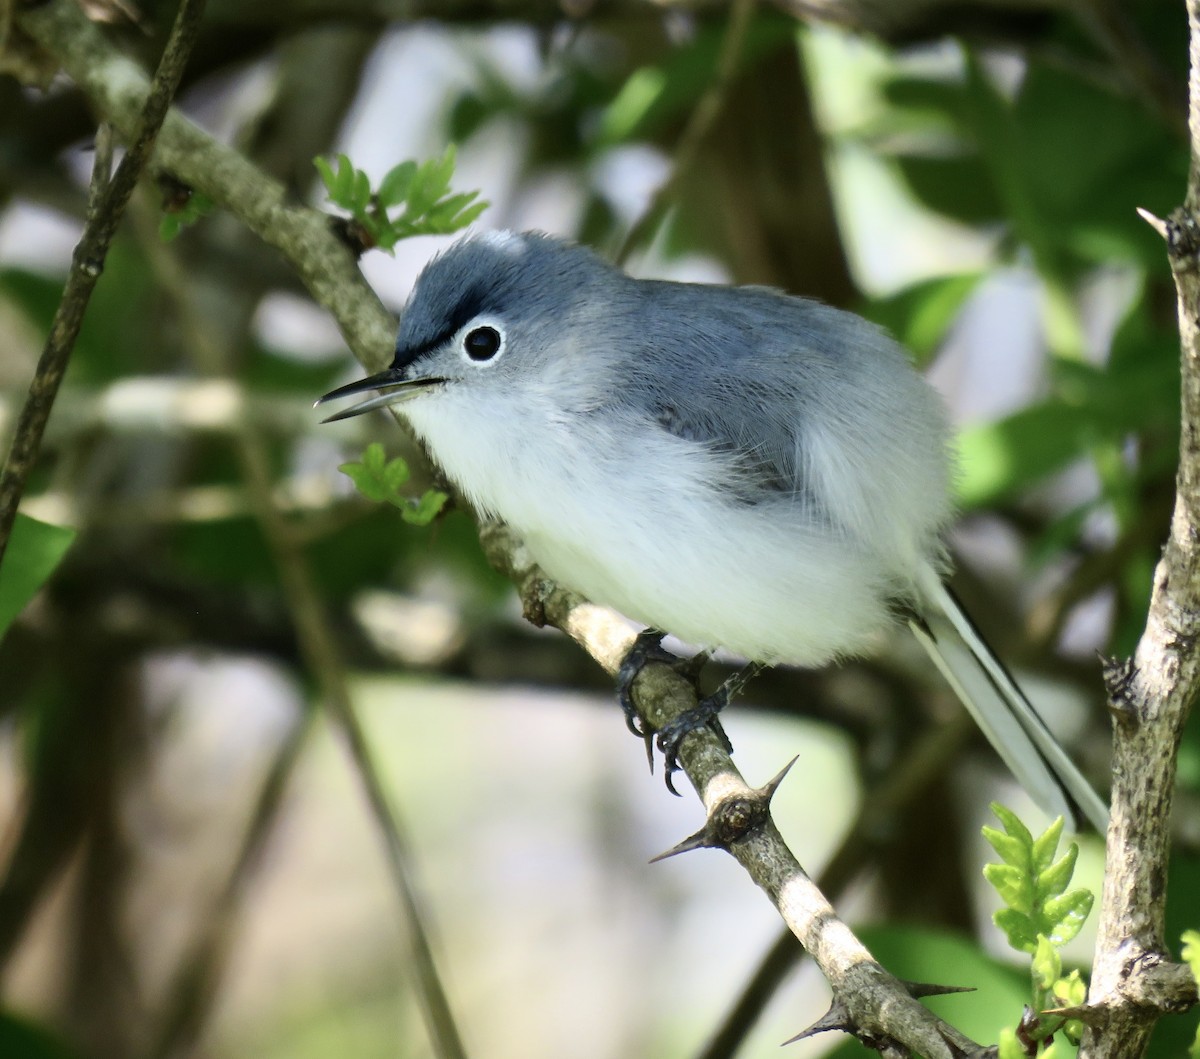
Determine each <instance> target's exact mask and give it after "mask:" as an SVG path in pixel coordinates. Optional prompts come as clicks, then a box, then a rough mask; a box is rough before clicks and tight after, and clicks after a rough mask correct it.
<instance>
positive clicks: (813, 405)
mask: <svg viewBox="0 0 1200 1059" xmlns="http://www.w3.org/2000/svg"><path fill="white" fill-rule="evenodd" d="M642 286H643V289H644V291H645V294H646V295H647V297H646V298H645V303H646V306H647V308H646V310H645V311H643V312H639V313H635V314H632V317H631V318H632V322H633V325H634V327H635V329H636V330H635V331H634V333H633V334H631V335H630V336H629V337H628V339H627V341H628V343H629V345H630V346H631V347H632V348H636V349H638V350H639V352H638V354H637V355H636V356H635V358H634V359H633V362H632V365H631V378H630V379H629V382H630V385H629V386H628V387H627V388H625V389H624V392H623V394H622V395H621V397H620V400H622V401H624V402H627V403H632V404H634V405H636V406H637V407H638V409H639V410H640V411H642V412H643V413H644V414H646V415H648V416H649V417H650V418H651V419H653V421H654V422H656V423H657V424H658V425H659V426H661V427H662V429H663V430H665V431H667V432H668V433H670V434H673V435H675V436H676V437H681V438H686V439H687V440H689V441H695V442H699V443H701V444H704V445H706V446H708V447H709V448H710V449H711V450H712V451H714V452H716V453H719V454H721V455H722V456H724V457H726V458H727V459H728V461H729V468H730V474H729V476H728V478H727V480H726V481H725V482H722V483H714V484H716V485H719V486H722V487H725V488H727V489H728V490H729V491H730V493H731V494H733V495H735V496H736V497H737V499H738V500H739V501H741V502H744V503H767V502H772V501H776V500H779V499H781V498H784V497H787V498H790V499H792V500H795V499H800V500H802V501H803V502H804V503H806V504H807V505H808V506H810V507H815V508H817V509H820V508H821V507H822V505H821V504H820V502H819V501H820V498H819V497H818V496H816V495H814V493H815V488H814V484H813V483H812V482H811V481H809V480H808V475H807V474H806V472H805V467H804V461H803V453H804V438H805V433H806V431H807V430H810V429H812V428H813V427H814V425H817V424H824V425H828V424H829V423H830V421H831V419H832V420H836V419H837V418H838V417H839V416H841V415H847V414H848V415H849V416H850V417H851V418H853V416H854V412H855V410H854V408H853V401H854V400H855V397H854V394H855V392H856V391H858V392H863V391H865V390H867V389H870V387H859V386H857V385H856V381H857V379H858V377H859V376H860V375H862V373H863V372H864V371H874V372H878V371H879V370H880V361H881V360H882V361H883V362H884V363H883V367H884V368H885V369H887V368H890V367H894V368H896V369H898V370H899V371H900V372H904V373H908V374H911V371H910V369H909V368H908V366H907V364H906V363H905V362H904V358H903V354H902V353H901V352H900V351H899V349H898V347H896V346H895V344H894V343H892V342H891V341H890V340H888V339H887V338H886V337H884V336H883V335H882V334H881V333H880V332H879V331H878V330H877V329H876V328H874V327H873V326H872V325H870V324H868V323H866V321H864V320H861V319H860V318H858V317H856V316H853V315H851V314H849V313H845V312H842V311H840V310H837V309H832V308H830V307H829V306H826V305H821V304H819V303H817V302H811V301H807V300H805V299H801V298H793V297H789V296H787V295H783V294H780V293H779V292H777V291H773V290H769V289H767V288H761V287H740V288H729V287H708V286H698V285H690V284H674V283H657V282H654V281H647V282H645V283H644V284H642ZM890 362H894V363H890Z"/></svg>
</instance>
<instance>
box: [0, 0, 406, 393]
mask: <svg viewBox="0 0 1200 1059" xmlns="http://www.w3.org/2000/svg"><path fill="white" fill-rule="evenodd" d="M17 24H18V26H19V28H20V29H22V30H23V31H24V32H25V33H27V34H28V35H29V36H30V37H32V38H33V39H34V40H35V41H37V43H38V44H39V45H41V47H42V48H44V49H45V50H46V51H47V52H49V53H50V54H52V55H53V56H54V57H55V58H56V59H57V60H58V61H59V62H60V63H61V64H62V67H63V69H64V70H65V71H66V73H67V74H69V75H70V77H71V78H72V80H74V81H75V83H76V84H77V85H78V86H79V88H80V89H81V90H82V91H83V92H84V94H85V95H86V96H87V97H88V99H89V100H90V101H91V103H92V105H93V106H94V107H95V108H96V109H97V110H98V111H99V112H100V114H101V115H102V116H103V117H104V119H105V120H106V121H109V122H111V123H112V124H113V125H114V126H115V127H116V128H117V129H118V130H119V131H121V132H122V133H123V134H125V135H129V134H130V132H131V130H132V129H133V128H134V127H135V125H136V122H137V116H138V113H139V108H140V107H141V105H142V101H143V99H144V98H145V94H146V91H147V89H148V83H147V80H146V76H145V74H144V73H143V72H142V71H141V69H139V68H138V66H137V65H136V64H135V63H134V62H132V61H131V60H129V59H127V58H126V57H125V56H124V55H123V54H122V53H121V52H120V51H118V50H117V48H116V47H114V46H113V45H112V44H111V43H109V41H108V40H107V39H106V38H105V36H104V35H103V33H102V32H101V31H100V29H99V28H98V27H96V26H94V25H93V24H92V23H91V22H89V21H88V19H87V18H86V16H85V15H84V14H83V12H82V11H81V10H80V8H79V7H78V6H77V5H76V4H75V3H74V2H73V0H49V2H48V3H43V4H39V5H37V6H35V7H31V8H23V9H20V10H19V11H18V14H17ZM154 164H155V166H156V167H159V168H162V169H165V170H167V171H168V172H169V173H170V174H171V175H172V176H174V177H175V178H176V179H177V180H179V181H181V182H182V183H184V184H186V185H188V186H189V187H192V188H195V189H197V190H199V191H202V192H204V194H206V195H207V196H208V197H209V198H211V199H212V200H213V201H214V202H215V203H216V204H217V205H218V206H221V207H223V208H224V209H227V210H228V211H229V212H230V213H232V214H233V215H234V216H235V217H237V218H238V219H239V220H240V221H241V222H242V223H243V224H245V225H246V227H247V228H249V229H250V230H251V231H253V232H254V233H255V234H256V235H258V236H259V237H260V238H261V239H262V240H263V241H265V242H266V243H268V244H269V245H271V246H274V247H275V248H277V249H278V250H280V251H281V252H282V253H283V255H284V256H285V257H286V258H287V260H288V261H289V262H290V263H291V265H292V267H293V268H294V269H295V270H296V272H297V274H298V275H299V276H300V279H301V280H302V282H303V283H304V285H305V287H307V288H308V290H309V292H310V293H311V295H312V296H313V298H314V299H315V300H316V301H317V303H318V304H320V305H322V306H324V307H325V309H327V310H328V311H329V313H330V314H331V315H332V316H333V317H334V319H335V320H336V321H337V324H338V327H339V328H340V329H341V332H342V335H343V336H344V337H345V339H346V342H347V343H348V344H349V346H350V348H351V349H352V350H354V352H355V354H356V355H357V356H358V358H359V359H360V361H362V363H363V364H364V365H366V366H367V367H368V368H371V369H377V368H380V367H382V366H383V364H384V362H385V360H386V358H387V357H388V355H389V353H390V350H391V346H392V338H393V335H392V332H393V330H394V327H395V322H394V321H393V319H392V317H391V315H390V314H389V313H388V312H387V310H386V309H384V307H383V305H382V304H381V303H380V302H379V299H378V298H377V297H376V296H375V294H374V293H373V292H372V291H371V289H370V288H369V287H368V286H367V285H366V283H364V282H363V279H362V276H361V275H360V274H359V271H358V267H357V264H356V262H355V260H354V256H353V255H352V254H351V252H350V250H349V249H348V248H347V247H346V246H345V245H344V244H343V243H342V242H341V241H340V240H339V239H338V238H337V237H336V236H335V235H334V234H333V232H332V229H331V227H330V224H329V218H328V216H327V215H326V214H323V213H321V212H320V211H318V210H313V209H309V208H307V207H305V206H303V205H300V204H296V203H292V202H290V201H289V199H288V193H287V190H286V188H285V187H284V185H283V184H281V183H280V182H279V181H277V180H272V179H271V178H270V177H268V176H266V174H264V173H263V171H262V170H261V169H259V168H258V167H257V166H255V165H254V164H253V163H252V162H250V161H249V160H248V159H247V158H246V157H245V156H244V155H242V154H241V153H240V152H238V151H236V150H234V149H233V148H231V147H226V146H224V145H223V144H220V143H218V142H217V141H216V140H214V139H213V138H212V137H211V136H209V135H208V134H207V133H205V132H204V131H203V130H202V129H200V128H199V127H198V126H197V125H195V124H194V123H193V122H191V121H189V120H188V119H187V118H185V117H184V116H183V115H182V114H180V113H179V112H178V111H175V110H171V111H170V112H169V113H168V114H167V115H166V118H165V119H164V120H163V123H162V129H161V131H160V133H159V136H158V142H157V144H156V146H155V152H154Z"/></svg>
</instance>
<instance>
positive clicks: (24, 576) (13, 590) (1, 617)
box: [0, 513, 75, 636]
mask: <svg viewBox="0 0 1200 1059" xmlns="http://www.w3.org/2000/svg"><path fill="white" fill-rule="evenodd" d="M74 539H75V531H74V530H73V529H68V528H67V527H65V526H52V525H50V524H49V523H48V522H39V521H38V520H37V519H33V518H30V517H29V516H28V515H22V514H20V513H18V514H17V519H16V522H14V523H13V528H12V535H11V536H10V537H9V540H8V548H7V550H6V551H5V553H4V562H3V563H2V564H0V636H3V635H4V633H5V632H6V631H7V630H8V627H9V626H10V625H11V624H12V623H13V622H14V621H15V620H16V617H17V615H18V614H20V613H21V611H22V610H24V609H25V605H26V604H27V603H28V602H29V601H30V600H31V599H32V598H33V597H34V595H35V593H36V592H37V590H38V589H39V588H41V587H42V585H43V584H45V583H46V581H47V580H48V579H49V577H50V575H51V574H52V573H53V572H54V568H55V567H56V566H58V564H59V562H60V561H61V559H62V557H63V556H64V555H65V554H66V551H67V549H68V548H69V547H70V546H71V542H72V541H73V540H74Z"/></svg>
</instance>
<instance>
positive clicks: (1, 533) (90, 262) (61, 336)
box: [0, 0, 204, 561]
mask: <svg viewBox="0 0 1200 1059" xmlns="http://www.w3.org/2000/svg"><path fill="white" fill-rule="evenodd" d="M203 13H204V0H183V3H182V4H181V5H180V7H179V12H178V14H177V15H176V17H175V22H174V25H173V26H172V28H171V36H170V38H169V39H168V40H167V46H166V48H165V50H164V51H163V55H162V59H161V60H160V62H159V64H158V70H157V71H156V73H155V75H154V80H153V81H152V82H151V83H149V84H148V85H147V89H146V92H145V94H144V97H143V98H139V99H138V100H137V101H136V103H135V104H134V105H132V106H131V107H130V108H129V114H128V118H129V120H128V122H127V123H126V125H125V127H124V128H123V130H122V131H123V132H124V133H125V135H126V136H127V137H128V139H129V142H130V147H129V149H128V150H127V151H126V152H125V157H124V158H122V159H121V162H120V164H119V165H118V166H117V170H116V173H115V174H112V175H111V179H110V171H109V166H110V163H111V159H112V155H111V150H110V145H109V144H108V143H107V140H106V139H105V134H104V133H103V132H102V133H101V135H100V138H99V140H98V149H97V152H96V158H95V165H94V166H93V168H92V184H91V190H90V191H89V200H88V212H87V220H86V221H85V222H84V226H83V234H82V236H81V237H80V240H79V243H78V244H77V245H76V247H75V253H74V255H73V256H72V259H71V268H70V271H69V272H68V273H67V282H66V286H65V288H64V289H63V293H62V298H61V299H60V301H59V304H58V308H57V309H56V310H55V314H54V320H53V322H52V323H51V325H50V333H49V335H48V336H47V338H46V345H45V347H44V349H43V350H42V355H41V358H40V359H39V360H38V366H37V371H36V374H35V375H34V378H33V381H32V383H30V387H29V397H28V399H27V400H26V402H25V406H24V407H23V408H22V409H21V415H20V418H19V419H18V421H17V428H16V432H15V434H14V435H13V441H12V447H11V448H10V449H9V453H8V457H7V459H6V460H5V463H4V469H3V471H2V472H0V561H2V560H3V558H4V552H5V549H6V548H7V546H8V538H9V534H10V533H11V532H12V527H13V522H14V520H15V519H16V517H17V505H18V504H19V503H20V500H21V495H22V493H24V491H25V483H26V481H27V480H28V478H29V474H30V472H31V471H32V470H33V466H34V464H35V463H36V462H37V457H38V452H39V451H40V449H41V443H42V435H43V434H44V433H45V430H46V422H47V421H48V420H49V418H50V410H51V409H52V408H53V407H54V398H55V396H56V395H57V394H58V388H59V386H60V385H61V383H62V380H63V376H64V375H65V374H66V371H67V364H68V362H69V361H70V358H71V350H72V349H73V348H74V346H75V340H76V339H77V338H78V337H79V329H80V327H81V326H82V324H83V315H84V313H85V312H86V311H87V306H88V302H89V301H90V299H91V296H92V291H93V290H94V289H95V286H96V281H97V280H98V279H99V278H100V273H101V272H103V271H104V259H105V258H106V257H107V255H108V248H109V246H110V245H111V244H112V240H113V236H114V235H116V232H117V226H118V225H119V224H120V222H121V217H122V215H123V214H124V212H125V206H126V204H127V203H128V202H129V196H130V195H132V194H133V189H134V187H136V185H137V181H138V177H139V176H141V172H142V169H143V168H144V167H145V165H146V163H147V161H148V160H149V158H150V153H151V151H152V150H153V149H154V142H155V139H156V138H157V136H158V133H159V129H160V127H161V126H162V123H163V120H164V119H165V118H166V115H167V112H168V108H169V107H170V105H171V99H172V98H173V97H174V95H175V90H176V88H177V87H178V86H179V80H180V78H181V77H182V76H183V68H184V66H185V65H186V64H187V58H188V54H189V53H190V52H191V49H192V45H193V44H194V43H195V40H196V35H197V34H198V32H199V29H200V19H201V16H202V15H203ZM143 79H144V78H143Z"/></svg>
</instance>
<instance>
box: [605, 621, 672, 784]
mask: <svg viewBox="0 0 1200 1059" xmlns="http://www.w3.org/2000/svg"><path fill="white" fill-rule="evenodd" d="M665 635H666V633H662V632H659V631H658V630H657V629H644V630H643V631H642V632H640V633H638V636H637V639H636V640H634V641H633V646H632V647H631V648H629V650H628V651H627V652H626V653H625V657H624V658H623V659H621V668H620V669H618V670H617V701H618V702H619V703H620V704H621V711H622V712H623V713H624V714H625V727H626V728H628V729H629V730H630V731H631V732H632V733H633V734H634V735H636V736H637V737H638V738H639V739H644V740H645V741H646V756H647V757H648V758H650V759H651V770H653V767H654V762H653V753H652V752H653V743H652V738H653V735H654V733H653V732H652V731H650V729H648V728H647V727H646V725H645V722H644V721H643V720H642V717H641V715H640V714H639V713H638V708H637V706H635V705H634V702H633V682H634V681H635V680H636V679H637V675H638V674H639V673H640V672H641V671H642V667H643V666H645V665H646V664H647V663H650V662H662V663H664V664H666V665H669V666H673V665H675V664H677V663H678V662H679V659H678V658H677V657H676V656H675V655H673V654H671V652H670V651H668V650H666V649H665V648H664V647H663V645H662V641H663V637H664V636H665Z"/></svg>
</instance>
